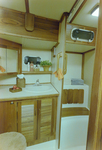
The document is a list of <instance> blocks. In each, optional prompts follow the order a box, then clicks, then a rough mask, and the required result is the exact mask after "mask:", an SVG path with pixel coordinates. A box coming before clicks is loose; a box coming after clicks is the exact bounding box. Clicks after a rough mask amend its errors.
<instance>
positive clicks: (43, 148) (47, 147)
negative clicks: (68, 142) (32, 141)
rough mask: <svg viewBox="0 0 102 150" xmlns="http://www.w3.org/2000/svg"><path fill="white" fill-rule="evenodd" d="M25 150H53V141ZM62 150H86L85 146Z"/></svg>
mask: <svg viewBox="0 0 102 150" xmlns="http://www.w3.org/2000/svg"><path fill="white" fill-rule="evenodd" d="M26 150H55V140H52V141H49V142H45V143H41V144H37V145H33V146H29V147H27V148H26ZM63 150H86V146H78V147H73V148H67V149H63Z"/></svg>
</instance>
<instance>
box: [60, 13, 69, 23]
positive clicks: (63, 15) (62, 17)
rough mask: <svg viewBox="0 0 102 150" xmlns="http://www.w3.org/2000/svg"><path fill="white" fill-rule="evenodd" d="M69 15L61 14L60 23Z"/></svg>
mask: <svg viewBox="0 0 102 150" xmlns="http://www.w3.org/2000/svg"><path fill="white" fill-rule="evenodd" d="M69 14H70V13H68V12H64V13H63V14H62V16H61V19H60V22H62V21H63V19H64V17H66V18H68V16H69Z"/></svg>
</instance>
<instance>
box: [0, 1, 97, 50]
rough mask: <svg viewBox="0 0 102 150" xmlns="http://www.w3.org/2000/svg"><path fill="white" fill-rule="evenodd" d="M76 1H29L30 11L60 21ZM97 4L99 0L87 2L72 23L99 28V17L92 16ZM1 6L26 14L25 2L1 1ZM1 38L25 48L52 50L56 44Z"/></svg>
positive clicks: (10, 37)
mask: <svg viewBox="0 0 102 150" xmlns="http://www.w3.org/2000/svg"><path fill="white" fill-rule="evenodd" d="M75 1H76V0H29V10H30V13H33V14H35V15H38V16H43V17H46V18H51V19H56V20H60V18H61V16H62V14H63V12H69V11H70V9H71V8H72V6H73V4H74V3H75ZM97 3H99V0H87V1H86V3H85V5H84V6H83V8H82V9H81V11H80V12H79V13H78V15H77V16H76V18H75V19H74V21H73V22H72V23H74V24H80V25H85V26H91V27H97V24H98V17H93V16H92V15H90V12H91V10H92V8H94V6H96V4H97ZM0 6H2V7H6V8H10V9H14V10H18V11H22V12H26V9H25V0H0ZM0 37H2V38H5V39H9V40H12V41H14V42H18V43H21V44H22V45H23V48H31V49H33V48H34V49H42V48H43V49H51V48H52V47H53V46H54V45H55V44H56V43H55V42H48V41H47V42H46V41H38V40H34V39H27V38H21V37H15V36H8V35H1V36H0ZM67 45H68V44H66V50H68V49H69V45H68V46H67ZM70 46H71V45H70ZM67 47H68V48H67ZM71 47H73V46H71ZM76 47H78V46H76ZM85 47H86V46H85ZM90 48H91V47H90ZM78 49H79V51H81V48H79V47H78ZM86 49H89V47H87V48H86ZM74 50H75V48H74ZM70 51H71V50H70Z"/></svg>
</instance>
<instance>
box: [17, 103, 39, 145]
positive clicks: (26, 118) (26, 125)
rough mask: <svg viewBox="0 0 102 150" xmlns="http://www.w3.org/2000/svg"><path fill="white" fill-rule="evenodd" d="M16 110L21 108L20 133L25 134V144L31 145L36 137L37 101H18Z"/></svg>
mask: <svg viewBox="0 0 102 150" xmlns="http://www.w3.org/2000/svg"><path fill="white" fill-rule="evenodd" d="M18 107H20V108H18V110H20V109H21V111H20V112H21V114H20V116H21V118H20V117H19V119H20V120H21V121H20V122H21V125H18V126H19V128H20V127H21V129H20V130H21V133H22V134H23V135H24V136H25V138H26V141H27V145H28V146H30V145H33V144H34V141H35V140H36V139H37V101H22V102H18Z"/></svg>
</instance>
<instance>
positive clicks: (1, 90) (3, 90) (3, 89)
mask: <svg viewBox="0 0 102 150" xmlns="http://www.w3.org/2000/svg"><path fill="white" fill-rule="evenodd" d="M44 85H47V86H48V85H49V86H50V90H47V91H43V92H40V93H37V92H36V91H35V92H33V91H31V92H29V91H27V90H25V88H22V91H20V92H15V93H12V92H10V91H9V88H12V87H13V86H0V101H10V100H23V99H32V98H41V97H42V98H43V97H51V96H58V95H59V93H58V91H57V90H56V89H55V88H54V87H53V86H52V85H51V84H44Z"/></svg>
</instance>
